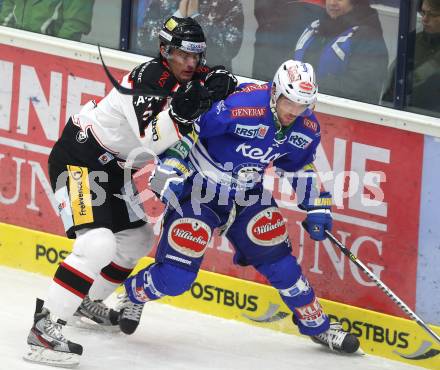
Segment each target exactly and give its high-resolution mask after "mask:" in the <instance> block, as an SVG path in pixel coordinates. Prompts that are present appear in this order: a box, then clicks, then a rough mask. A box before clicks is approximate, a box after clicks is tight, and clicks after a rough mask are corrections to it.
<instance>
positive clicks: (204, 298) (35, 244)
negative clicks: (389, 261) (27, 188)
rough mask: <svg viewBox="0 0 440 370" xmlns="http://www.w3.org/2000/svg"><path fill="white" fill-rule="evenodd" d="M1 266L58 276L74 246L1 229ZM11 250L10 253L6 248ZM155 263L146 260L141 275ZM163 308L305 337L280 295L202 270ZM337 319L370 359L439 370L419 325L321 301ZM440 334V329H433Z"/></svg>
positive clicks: (437, 352)
mask: <svg viewBox="0 0 440 370" xmlns="http://www.w3.org/2000/svg"><path fill="white" fill-rule="evenodd" d="M0 233H1V235H2V240H1V245H0V261H2V263H3V264H5V265H7V266H10V267H14V268H20V269H23V270H26V271H32V272H37V273H40V274H44V275H47V276H52V275H53V274H54V272H55V270H56V268H57V266H58V263H59V262H61V261H62V259H63V258H64V256H65V255H66V254H67V253H69V252H70V250H71V246H72V240H68V239H66V238H64V237H60V236H56V235H53V234H47V233H42V232H38V231H34V230H29V229H25V228H22V227H18V226H12V225H7V224H2V223H0ZM4 246H6V248H3V247H4ZM152 261H153V259H152V258H151V257H145V258H143V259H142V261H141V262H140V263H139V266H138V267H137V269H136V270H139V269H140V268H142V267H145V266H147V265H148V264H150V263H151V262H152ZM162 302H164V303H167V304H171V305H173V306H176V307H180V308H185V309H189V310H194V311H198V312H202V313H205V314H209V315H214V316H218V317H223V318H226V319H232V320H238V321H242V322H245V323H248V324H251V325H255V326H259V327H263V328H269V329H273V330H278V331H281V332H284V333H289V334H294V335H299V333H298V330H297V329H296V327H295V325H293V324H292V321H291V314H290V313H289V309H288V308H287V306H286V305H285V304H284V302H283V301H282V300H281V298H280V297H279V295H278V293H277V291H276V290H275V289H273V288H271V287H269V286H267V285H265V284H259V283H255V282H251V281H246V280H243V279H237V278H234V277H230V276H226V275H220V274H217V273H213V272H209V271H204V270H202V271H201V272H200V273H199V275H198V277H197V280H196V281H195V282H194V283H193V285H192V287H191V289H190V290H189V291H188V292H186V293H185V294H183V295H181V296H179V297H174V298H172V297H165V298H163V299H162ZM321 303H322V305H323V306H324V309H325V310H326V312H327V313H328V314H329V316H330V317H331V318H334V319H338V320H339V321H340V322H341V323H342V324H343V326H344V328H345V329H350V330H351V331H352V332H353V333H354V334H355V335H357V336H359V338H360V341H361V347H362V349H363V350H364V351H365V352H366V353H370V354H373V355H376V356H382V357H386V358H389V359H392V360H396V361H401V362H406V363H410V364H413V365H417V366H422V367H425V368H427V369H437V368H438V365H439V364H440V348H439V346H438V345H436V344H433V343H432V340H431V339H430V337H429V336H428V335H427V334H426V333H425V332H424V331H423V330H422V329H421V328H420V327H419V326H418V325H417V324H416V323H415V322H413V321H410V320H406V319H402V318H399V317H395V316H391V315H386V314H382V313H378V312H375V311H370V310H365V309H361V308H358V307H354V306H349V305H346V304H342V303H337V302H333V301H330V300H327V299H321ZM431 328H432V329H433V330H435V331H436V332H437V333H440V327H434V326H432V327H431Z"/></svg>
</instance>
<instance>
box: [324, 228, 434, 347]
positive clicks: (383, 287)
mask: <svg viewBox="0 0 440 370" xmlns="http://www.w3.org/2000/svg"><path fill="white" fill-rule="evenodd" d="M325 233H326V235H327V237H328V238H329V239H330V241H331V242H332V243H333V244H335V245H336V246H337V247H338V248H339V249H340V250H341V251H342V253H344V254H345V255H346V256H347V257H348V258H350V260H351V262H353V263H354V264H355V265H356V266H357V267H359V268H360V269H361V270H362V271H363V272H364V273H365V274H366V275H367V276H368V277H369V278H370V279H371V280H373V281H374V282H375V283H376V285H377V286H378V287H379V288H380V289H381V290H382V291H383V292H384V293H385V294H386V295H387V296H388V297H390V298H391V300H392V301H393V302H394V303H395V304H396V305H397V306H399V307H400V308H401V309H402V311H404V312H405V313H406V314H407V315H408V316H409V317H410V318H411V319H413V320H414V321H415V322H416V323H417V324H419V325H420V326H421V327H422V328H423V329H424V330H425V331H426V332H427V333H428V334H429V335H431V337H433V338H434V339H435V340H436V341H437V342H438V343H440V336H438V335H437V334H436V333H434V331H432V330H431V328H430V327H429V326H428V325H426V324H425V322H424V321H423V320H422V319H421V318H420V317H419V316H417V315H416V314H415V313H414V312H413V311H412V310H411V309H410V308H409V307H408V305H407V304H406V303H405V302H403V301H402V300H401V299H400V298H399V297H398V296H397V295H396V294H395V293H394V292H393V291H392V290H391V289H390V288H388V287H387V286H386V285H385V284H384V283H383V282H382V281H381V280H380V279H379V278H378V277H377V276H376V275H374V274H373V272H372V271H371V270H370V269H369V268H368V267H367V266H365V265H364V264H363V263H362V261H360V260H359V259H358V258H357V257H356V256H355V255H354V254H353V253H351V252H350V251H349V250H348V249H347V247H345V246H344V245H343V244H342V243H341V242H340V241H339V240H338V239H336V237H335V236H334V235H333V234H332V233H331V232H329V231H327V230H326V231H325Z"/></svg>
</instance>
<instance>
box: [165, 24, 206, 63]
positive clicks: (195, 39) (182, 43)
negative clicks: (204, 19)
mask: <svg viewBox="0 0 440 370" xmlns="http://www.w3.org/2000/svg"><path fill="white" fill-rule="evenodd" d="M159 39H160V45H164V46H166V47H168V50H167V52H169V48H170V47H172V48H176V49H180V50H183V51H186V52H187V53H197V54H202V59H203V56H204V53H205V50H206V39H205V34H204V33H203V30H202V27H200V24H198V23H197V22H196V21H195V20H194V19H192V18H190V17H187V18H178V17H175V16H172V17H170V18H168V19H167V20H166V21H165V23H164V25H163V27H162V29H161V30H160V32H159Z"/></svg>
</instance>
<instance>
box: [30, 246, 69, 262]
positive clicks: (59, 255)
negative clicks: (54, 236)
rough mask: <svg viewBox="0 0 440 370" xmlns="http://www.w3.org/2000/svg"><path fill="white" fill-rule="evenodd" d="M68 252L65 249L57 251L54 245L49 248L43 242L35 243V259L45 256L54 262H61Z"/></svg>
mask: <svg viewBox="0 0 440 370" xmlns="http://www.w3.org/2000/svg"><path fill="white" fill-rule="evenodd" d="M68 254H69V252H68V251H65V250H60V251H57V250H56V249H55V248H53V247H49V248H48V247H46V246H45V245H42V244H36V245H35V259H36V260H37V261H38V260H40V259H42V258H43V259H46V260H47V261H48V262H49V263H52V264H53V263H60V262H61V261H62V260H64V259H65V258H66V257H67V255H68Z"/></svg>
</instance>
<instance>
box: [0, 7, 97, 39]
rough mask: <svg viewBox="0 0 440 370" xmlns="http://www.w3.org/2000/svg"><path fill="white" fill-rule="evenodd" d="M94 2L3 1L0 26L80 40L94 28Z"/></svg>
mask: <svg viewBox="0 0 440 370" xmlns="http://www.w3.org/2000/svg"><path fill="white" fill-rule="evenodd" d="M94 2H95V1H94V0H62V1H60V0H40V1H33V0H3V7H2V9H1V11H0V25H2V26H8V27H14V28H20V29H23V30H26V31H31V32H38V33H43V34H46V35H50V36H56V37H61V38H64V39H70V40H76V41H79V40H80V39H81V36H82V35H87V34H88V33H89V32H90V29H91V22H92V13H93V5H94Z"/></svg>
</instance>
